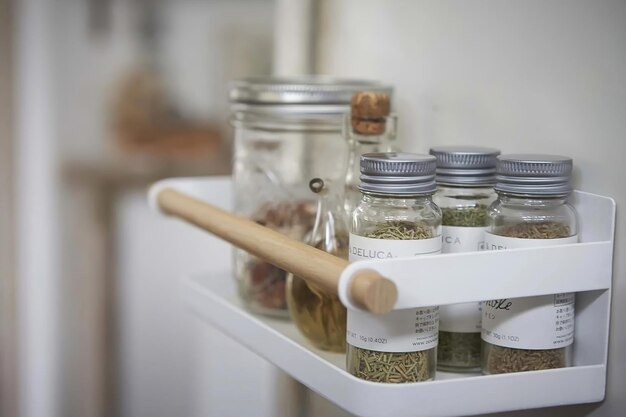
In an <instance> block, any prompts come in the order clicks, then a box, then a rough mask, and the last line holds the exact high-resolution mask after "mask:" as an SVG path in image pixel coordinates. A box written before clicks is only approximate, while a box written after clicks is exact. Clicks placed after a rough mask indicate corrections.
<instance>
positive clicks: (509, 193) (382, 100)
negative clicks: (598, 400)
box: [234, 83, 578, 383]
mask: <svg viewBox="0 0 626 417" xmlns="http://www.w3.org/2000/svg"><path fill="white" fill-rule="evenodd" d="M251 84H252V85H254V83H251ZM279 84H280V83H279ZM280 87H281V86H280V85H278V87H277V86H276V85H274V84H271V83H270V84H263V83H260V84H259V85H257V86H256V87H255V88H256V89H254V88H251V87H250V85H248V84H245V85H244V86H243V87H242V85H238V86H237V87H236V89H235V90H236V93H235V94H234V101H235V103H236V104H237V105H241V106H243V107H241V106H240V107H241V108H239V107H238V110H237V111H238V112H239V113H240V115H239V116H237V117H236V118H235V122H234V124H235V126H238V128H237V129H238V131H239V133H238V136H239V139H238V141H239V142H240V144H239V145H238V146H239V151H238V152H236V159H235V177H236V182H237V184H238V185H237V191H236V198H237V201H236V202H235V203H236V206H237V207H238V211H239V212H240V213H241V214H244V215H247V216H248V217H250V218H252V219H253V220H254V221H256V222H257V223H258V224H261V225H263V226H266V227H269V228H271V229H273V230H276V231H278V232H280V233H283V234H285V235H287V236H289V237H291V238H293V239H296V240H299V241H304V242H306V243H308V244H309V245H311V246H314V247H316V248H318V249H320V250H323V251H325V252H328V253H331V254H333V255H335V256H338V257H342V258H344V259H349V260H350V262H354V261H359V260H362V259H387V258H397V257H413V256H420V255H423V254H437V253H440V252H441V253H458V252H472V251H481V250H501V249H512V248H524V247H538V246H551V245H560V244H568V243H574V242H577V240H578V239H577V233H578V225H577V222H576V213H575V211H574V209H573V208H572V206H570V205H569V204H568V202H567V198H568V195H569V193H570V192H571V186H570V176H571V170H572V160H571V159H570V158H567V157H560V156H553V155H499V154H500V151H499V150H497V149H492V148H481V147H468V146H454V147H449V146H448V147H434V148H431V150H430V155H420V154H411V153H402V152H393V151H392V144H393V142H394V140H395V138H396V126H397V120H396V117H395V115H394V114H393V113H391V97H390V92H391V90H390V89H389V88H386V87H382V86H378V85H373V88H372V89H371V90H368V91H359V90H361V89H362V87H363V86H362V85H360V84H359V85H358V87H360V88H358V87H357V84H348V85H343V86H340V87H339V88H338V89H335V88H334V87H333V88H328V86H327V85H325V84H319V85H318V84H315V83H313V84H312V86H309V87H310V89H307V88H308V87H307V88H302V91H300V92H301V97H300V99H301V100H302V102H303V105H304V107H307V106H308V107H307V109H306V113H303V114H298V115H297V117H296V118H293V117H291V118H289V120H288V121H285V120H281V117H283V116H284V115H282V114H280V111H282V110H284V109H282V110H281V108H282V107H283V106H282V105H281V106H277V109H276V111H277V112H278V113H279V114H278V115H277V114H271V115H269V114H267V113H263V112H267V109H268V108H270V107H272V106H273V105H275V104H277V103H273V102H271V100H273V99H269V100H270V102H267V103H266V102H265V101H264V100H268V97H273V96H271V94H269V95H268V94H266V93H267V92H268V91H273V89H276V88H278V89H277V90H276V91H278V92H279V93H280V94H283V95H284V94H287V95H288V94H293V92H294V91H298V86H297V85H291V86H290V88H287V89H285V90H281V88H280ZM311 91H314V92H315V91H317V92H320V91H321V92H322V95H323V94H327V98H328V97H334V99H331V100H329V102H328V103H326V102H321V103H320V102H317V101H315V100H318V96H317V95H316V94H312V95H310V96H307V94H309V93H310V92H311ZM337 91H340V93H337ZM355 91H356V93H355V94H352V93H354V92H355ZM246 94H248V95H251V96H250V97H248V96H247V95H246ZM276 94H278V93H276ZM280 94H279V95H280ZM333 94H335V96H333ZM337 94H338V95H337ZM242 97H243V98H242ZM346 97H348V98H349V97H352V99H351V107H350V112H349V113H347V110H348V107H347V103H348V99H347V98H346ZM255 100H257V101H258V102H259V103H260V104H262V105H261V106H260V107H261V108H263V110H262V111H261V113H257V110H256V109H255V105H256V104H259V103H256V102H255ZM307 100H311V101H307ZM333 100H334V101H333ZM287 101H288V100H287ZM283 104H284V103H283ZM321 104H323V105H326V106H331V107H332V109H331V110H332V112H330V113H332V114H333V115H335V116H336V115H341V114H343V115H344V116H343V117H344V118H343V120H344V121H343V140H341V137H340V140H339V141H338V140H337V139H336V138H335V137H334V136H337V133H338V132H339V129H341V122H337V118H334V119H332V120H330V119H324V118H325V117H326V118H327V117H328V114H329V109H330V107H326V108H325V109H321V108H319V109H318V108H316V106H320V105H321ZM301 110H302V109H301V108H299V110H298V111H301ZM317 111H319V114H316V112H317ZM296 113H297V112H296ZM291 116H293V114H292V115H291ZM318 116H319V117H318ZM316 117H317V118H316ZM322 125H323V128H321V129H320V126H322ZM277 126H278V128H277ZM280 126H282V127H280ZM285 126H287V127H285ZM281 129H283V130H284V133H285V134H286V135H287V136H289V135H292V136H294V137H297V139H293V138H291V139H290V138H287V137H282V136H280V135H278V136H276V132H277V131H278V132H279V133H280V131H281ZM294 132H296V134H294ZM281 134H282V133H281ZM318 135H320V136H319V137H318ZM304 136H307V139H306V140H303V137H304ZM287 155H291V156H293V155H295V157H296V158H299V159H298V161H302V160H306V161H308V162H307V163H308V164H310V166H299V165H298V162H297V161H290V163H286V161H284V158H287ZM294 167H297V168H294ZM305 181H306V182H308V181H310V182H309V183H308V185H309V187H308V188H310V190H309V192H308V193H305V192H303V191H302V187H301V186H302V184H303V183H305ZM311 191H313V194H311ZM260 195H262V196H263V197H262V198H261V197H259V196H260ZM235 272H236V275H237V279H238V282H239V291H240V294H241V297H242V298H243V299H244V300H245V302H246V305H247V307H248V308H250V309H251V311H252V312H254V313H261V314H270V315H278V316H285V315H286V313H287V312H288V313H289V316H290V318H291V319H292V320H293V322H294V324H295V326H296V327H297V328H298V329H299V331H300V332H301V333H302V335H303V336H304V337H305V338H306V339H307V340H308V341H309V342H310V343H311V344H312V345H313V346H314V347H316V348H318V349H321V350H326V351H331V352H338V353H343V352H345V355H346V357H345V360H346V370H347V371H348V372H349V373H351V374H353V375H355V376H356V377H358V378H361V379H364V380H367V381H371V382H380V383H411V382H422V381H428V380H433V379H434V378H435V373H436V370H440V371H448V372H459V373H479V372H482V373H483V374H499V373H509V372H524V371H534V370H543V369H553V368H560V367H566V366H570V365H571V349H572V344H573V340H574V319H575V309H574V304H575V294H554V295H547V296H540V297H526V298H518V299H505V300H484V301H483V302H473V303H463V304H454V305H444V306H430V307H426V308H416V309H403V310H394V311H392V312H390V313H387V314H384V315H374V314H370V313H366V312H364V311H357V310H351V309H349V310H346V308H345V307H344V306H343V305H342V304H341V302H340V301H339V299H338V297H337V295H336V294H329V293H327V292H324V291H322V290H321V289H319V288H317V287H315V285H313V284H310V283H309V282H308V281H306V280H305V279H303V278H301V277H298V276H294V275H292V274H289V273H288V272H286V271H284V270H282V269H280V268H277V267H275V266H273V265H271V264H270V263H268V262H266V261H264V260H262V259H259V258H257V257H254V256H252V255H250V254H248V253H246V252H245V251H242V250H236V251H235ZM417 273H419V271H416V274H417ZM499 273H502V274H504V273H506V271H498V272H497V273H496V272H495V271H494V276H493V277H492V278H493V279H497V274H499ZM445 278H446V277H433V279H441V280H445ZM555 323H556V325H555ZM505 335H506V337H505Z"/></svg>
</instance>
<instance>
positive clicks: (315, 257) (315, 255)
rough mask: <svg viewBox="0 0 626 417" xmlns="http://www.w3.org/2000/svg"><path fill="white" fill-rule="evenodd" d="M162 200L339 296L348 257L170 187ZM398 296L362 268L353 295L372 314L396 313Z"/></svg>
mask: <svg viewBox="0 0 626 417" xmlns="http://www.w3.org/2000/svg"><path fill="white" fill-rule="evenodd" d="M157 202H158V204H159V207H160V208H161V210H163V211H164V212H166V213H168V214H171V215H174V216H176V217H179V218H181V219H183V220H185V221H187V222H189V223H191V224H193V225H195V226H198V227H200V228H201V229H204V230H206V231H208V232H210V233H212V234H214V235H216V236H218V237H220V238H222V239H224V240H226V241H227V242H230V243H232V244H233V245H235V246H237V247H238V248H241V249H244V250H245V251H247V252H250V253H251V254H253V255H255V256H258V257H259V258H262V259H264V260H266V261H267V262H269V263H271V264H273V265H276V266H277V267H279V268H282V269H284V270H286V271H289V272H291V273H293V274H295V275H297V276H299V277H302V278H303V279H305V280H307V281H309V282H312V283H313V284H315V285H317V286H318V287H320V288H322V289H323V290H325V291H327V292H328V293H330V294H337V283H338V282H339V277H340V276H341V273H342V272H343V270H344V269H345V268H346V266H347V265H348V261H346V260H344V259H341V258H338V257H336V256H333V255H331V254H329V253H326V252H324V251H322V250H319V249H316V248H314V247H312V246H309V245H307V244H305V243H302V242H299V241H297V240H294V239H291V238H289V237H287V236H285V235H283V234H281V233H279V232H276V231H274V230H272V229H270V228H268V227H265V226H261V225H260V224H257V223H255V222H253V221H251V220H249V219H246V218H244V217H240V216H237V215H234V214H232V213H229V212H227V211H225V210H222V209H220V208H218V207H215V206H213V205H211V204H208V203H206V202H204V201H201V200H198V199H195V198H193V197H190V196H188V195H186V194H183V193H181V192H178V191H176V190H173V189H171V188H166V189H163V190H162V191H161V192H159V194H158V196H157ZM397 296H398V294H397V289H396V286H395V284H394V283H393V282H392V281H390V280H389V279H387V278H385V277H383V276H381V275H380V274H378V273H377V272H375V271H363V272H362V273H359V274H357V275H356V276H355V277H353V279H352V284H351V286H350V297H351V298H352V300H353V301H354V302H355V303H356V304H359V305H360V306H362V307H363V308H365V309H367V310H368V311H370V312H372V313H387V312H389V311H391V310H392V309H393V306H394V304H395V302H396V299H397Z"/></svg>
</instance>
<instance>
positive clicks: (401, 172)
mask: <svg viewBox="0 0 626 417" xmlns="http://www.w3.org/2000/svg"><path fill="white" fill-rule="evenodd" d="M359 188H360V190H361V193H362V197H361V202H360V203H359V205H358V206H357V208H356V209H355V211H354V213H353V216H352V225H351V232H350V253H349V259H350V261H358V260H363V259H388V258H396V257H413V256H416V255H420V254H434V253H439V252H441V211H440V210H439V208H438V207H437V205H435V204H434V203H433V201H432V195H433V193H434V192H435V190H436V185H435V157H433V156H430V155H416V154H408V153H392V152H391V153H375V154H365V155H363V156H362V157H361V185H360V186H359ZM438 324H439V311H438V307H436V306H433V307H422V308H417V309H403V310H396V311H392V312H390V313H388V314H385V315H372V314H369V313H366V312H364V311H354V310H350V311H348V323H347V333H346V334H347V358H346V362H347V369H348V371H349V372H350V373H351V374H353V375H355V376H357V377H359V378H361V379H365V380H368V381H374V382H387V383H404V382H418V381H427V380H431V379H433V378H434V377H435V369H436V362H437V353H436V351H437V333H438Z"/></svg>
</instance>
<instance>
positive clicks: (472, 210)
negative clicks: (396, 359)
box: [437, 204, 487, 371]
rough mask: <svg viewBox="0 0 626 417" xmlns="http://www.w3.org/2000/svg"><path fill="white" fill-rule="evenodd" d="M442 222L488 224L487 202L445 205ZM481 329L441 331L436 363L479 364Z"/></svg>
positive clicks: (447, 366) (452, 367)
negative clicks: (454, 205) (476, 330)
mask: <svg viewBox="0 0 626 417" xmlns="http://www.w3.org/2000/svg"><path fill="white" fill-rule="evenodd" d="M441 214H442V224H443V225H444V226H456V227H485V226H486V225H487V206H486V205H485V204H476V205H473V206H460V207H443V208H442V209H441ZM480 346H481V339H480V332H474V333H457V332H444V331H440V332H439V345H438V347H437V366H438V367H439V368H440V369H442V370H448V371H461V370H471V369H478V368H480Z"/></svg>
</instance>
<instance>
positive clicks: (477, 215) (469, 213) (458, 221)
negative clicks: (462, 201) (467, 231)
mask: <svg viewBox="0 0 626 417" xmlns="http://www.w3.org/2000/svg"><path fill="white" fill-rule="evenodd" d="M441 216H442V219H441V224H442V225H444V226H459V227H484V226H487V206H486V205H484V204H477V205H475V206H462V207H454V208H452V207H442V208H441Z"/></svg>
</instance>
